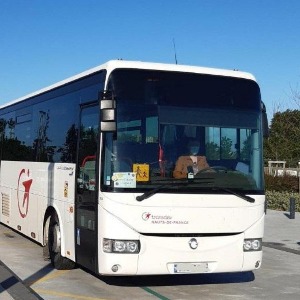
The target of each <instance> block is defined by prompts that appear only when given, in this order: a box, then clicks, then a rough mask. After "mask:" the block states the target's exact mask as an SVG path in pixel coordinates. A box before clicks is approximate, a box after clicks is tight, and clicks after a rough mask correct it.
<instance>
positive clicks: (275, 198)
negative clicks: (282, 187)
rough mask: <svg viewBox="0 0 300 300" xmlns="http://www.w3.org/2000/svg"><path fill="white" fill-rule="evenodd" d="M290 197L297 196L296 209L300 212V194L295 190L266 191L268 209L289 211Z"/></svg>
mask: <svg viewBox="0 0 300 300" xmlns="http://www.w3.org/2000/svg"><path fill="white" fill-rule="evenodd" d="M290 198H295V200H296V201H295V203H296V211H298V212H300V195H299V193H293V192H286V191H284V192H278V191H266V199H267V207H268V209H274V210H282V211H289V210H290Z"/></svg>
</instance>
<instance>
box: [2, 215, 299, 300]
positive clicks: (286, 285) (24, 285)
mask: <svg viewBox="0 0 300 300" xmlns="http://www.w3.org/2000/svg"><path fill="white" fill-rule="evenodd" d="M263 245H264V247H263V251H264V254H263V263H262V267H261V268H260V269H259V270H256V271H254V272H246V273H233V274H199V275H178V276H144V277H99V276H96V275H94V274H90V273H88V272H86V271H84V270H82V269H80V268H76V269H73V270H70V271H58V270H55V269H53V268H52V267H51V265H50V264H49V262H48V261H44V260H43V258H42V248H41V246H39V245H37V244H35V243H34V242H32V241H30V240H28V239H27V238H25V237H23V236H21V235H19V234H18V233H16V232H14V231H12V230H11V229H9V228H8V227H6V226H3V225H0V299H1V300H2V299H3V300H6V299H8V300H10V299H22V300H29V299H30V300H31V299H46V300H59V299H81V300H96V299H98V300H113V299H130V300H132V299H162V300H167V299H172V300H173V299H174V300H175V299H176V300H179V299H185V300H186V299H195V300H196V299H204V300H206V299H207V300H216V299H222V300H223V299H243V300H247V299H249V300H250V299H295V300H296V299H299V298H300V284H299V283H300V213H296V216H295V219H290V215H289V213H286V212H278V211H273V210H268V211H267V215H266V223H265V237H264V243H263ZM224 255H226V253H224Z"/></svg>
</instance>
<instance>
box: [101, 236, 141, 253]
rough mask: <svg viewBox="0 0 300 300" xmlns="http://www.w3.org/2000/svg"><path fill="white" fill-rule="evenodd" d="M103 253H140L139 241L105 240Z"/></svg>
mask: <svg viewBox="0 0 300 300" xmlns="http://www.w3.org/2000/svg"><path fill="white" fill-rule="evenodd" d="M103 251H104V252H106V253H139V252H140V242H139V241H138V240H111V239H103Z"/></svg>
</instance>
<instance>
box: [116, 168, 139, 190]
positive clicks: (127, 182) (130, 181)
mask: <svg viewBox="0 0 300 300" xmlns="http://www.w3.org/2000/svg"><path fill="white" fill-rule="evenodd" d="M112 181H113V183H114V187H119V188H135V187H136V173H134V172H116V173H113V176H112Z"/></svg>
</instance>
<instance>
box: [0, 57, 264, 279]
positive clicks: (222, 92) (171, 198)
mask: <svg viewBox="0 0 300 300" xmlns="http://www.w3.org/2000/svg"><path fill="white" fill-rule="evenodd" d="M265 121H266V114H265V111H264V110H263V108H262V102H261V97H260V90H259V87H258V85H257V83H256V81H255V78H254V77H253V76H252V75H251V74H248V73H244V72H239V71H230V70H221V69H212V68H202V67H192V66H183V65H173V64H158V63H143V62H130V61H122V60H118V61H109V62H107V63H105V64H103V65H101V66H99V67H96V68H93V69H91V70H88V71H86V72H83V73H81V74H79V75H77V76H74V77H71V78H69V79H66V80H64V81H61V82H59V83H57V84H54V85H52V86H49V87H47V88H45V89H42V90H39V91H37V92H35V93H32V94H30V95H27V96H25V97H23V98H19V99H17V100H15V101H13V102H11V103H8V104H6V105H4V106H2V107H0V147H1V148H0V159H1V166H0V168H1V169H0V192H1V205H0V221H1V223H3V224H5V225H7V226H9V227H11V228H13V229H14V230H16V231H18V232H20V233H22V234H24V235H26V236H28V237H29V238H31V239H33V240H35V241H36V242H38V243H40V244H41V245H42V246H43V247H44V255H45V257H47V258H49V259H50V260H51V262H52V264H53V265H54V267H55V268H57V269H66V268H72V267H74V265H75V264H78V265H80V266H83V267H85V268H87V269H89V270H91V271H92V272H95V273H96V274H105V275H146V274H187V273H218V272H242V271H249V270H254V269H257V268H259V267H260V265H261V261H262V238H263V232H264V216H265V195H264V180H263V160H262V136H263V133H264V122H265ZM189 139H194V140H197V141H199V142H200V145H201V146H200V153H201V155H202V156H206V160H207V162H208V164H209V167H208V168H206V169H204V170H201V171H199V173H197V174H196V173H195V174H194V175H192V176H190V174H189V175H188V176H187V177H184V178H181V179H177V178H174V177H173V170H174V167H175V164H176V161H177V159H178V157H179V156H181V155H183V154H184V153H185V151H186V149H185V147H186V145H187V141H188V140H189Z"/></svg>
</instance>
